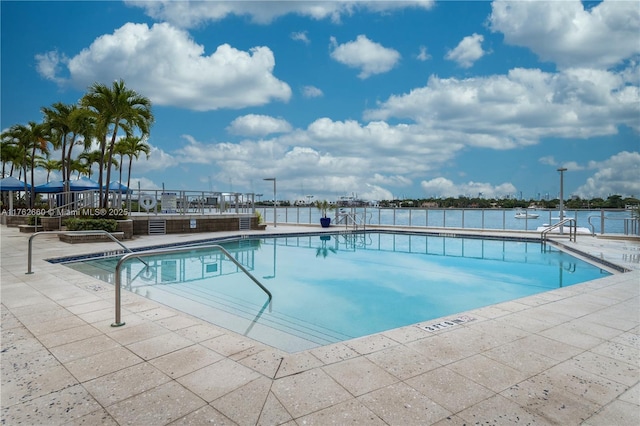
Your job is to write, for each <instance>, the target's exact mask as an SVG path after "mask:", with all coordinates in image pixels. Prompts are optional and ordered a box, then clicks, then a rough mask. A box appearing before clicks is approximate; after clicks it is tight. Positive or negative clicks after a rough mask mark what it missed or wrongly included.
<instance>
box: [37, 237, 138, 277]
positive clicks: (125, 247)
mask: <svg viewBox="0 0 640 426" xmlns="http://www.w3.org/2000/svg"><path fill="white" fill-rule="evenodd" d="M42 234H71V235H106V236H107V237H109V238H111V239H112V240H113V241H114V242H115V243H117V244H118V245H119V246H120V247H122V248H123V249H125V250H126V251H127V252H129V253H133V251H131V249H130V248H129V247H127V246H125V245H124V244H122V242H120V241H119V240H118V239H117V238H116V237H114V236H113V235H111V234H110V233H109V232H107V231H105V230H103V229H96V230H93V231H40V232H36V233H34V234H33V235H31V236H30V237H29V250H28V252H27V272H26V273H27V274H33V272H32V271H31V257H32V256H31V254H32V252H33V239H34V238H35V237H36V236H38V235H42ZM140 261H141V262H142V263H144V264H145V265H147V267H148V266H149V264H147V262H145V261H144V260H142V259H140Z"/></svg>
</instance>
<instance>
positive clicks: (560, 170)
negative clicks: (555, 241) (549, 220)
mask: <svg viewBox="0 0 640 426" xmlns="http://www.w3.org/2000/svg"><path fill="white" fill-rule="evenodd" d="M558 171H559V172H560V223H562V221H563V220H564V172H566V171H567V169H566V167H560V168H559V169H558ZM562 234H564V229H563V227H562V225H560V235H562Z"/></svg>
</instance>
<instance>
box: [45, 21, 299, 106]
mask: <svg viewBox="0 0 640 426" xmlns="http://www.w3.org/2000/svg"><path fill="white" fill-rule="evenodd" d="M55 59H56V55H54V54H52V53H51V52H49V53H47V54H43V55H41V56H40V58H39V60H38V69H39V70H41V73H42V75H44V76H45V77H47V78H50V79H54V78H57V74H54V73H53V71H52V70H53V69H54V68H55V67H53V66H52V65H51V63H52V62H53V60H55ZM66 65H67V67H68V71H69V82H70V83H71V84H72V85H74V86H76V87H79V88H82V89H84V88H86V87H87V86H89V85H90V84H92V83H93V82H95V81H100V82H110V81H113V80H114V79H118V78H122V79H124V80H126V82H127V86H129V87H131V88H133V89H135V90H136V91H138V92H139V93H143V94H144V95H145V96H147V97H149V98H150V99H151V101H152V102H153V103H154V104H157V105H171V106H177V107H182V108H187V109H192V110H196V111H208V110H216V109H220V108H244V107H247V106H257V105H264V104H267V103H269V102H272V101H285V102H286V101H288V100H289V98H290V97H291V88H290V87H289V86H288V85H287V84H286V83H284V82H283V81H280V80H278V79H277V78H276V77H275V76H274V75H273V70H274V67H275V58H274V55H273V52H272V51H271V50H270V49H269V48H268V47H254V48H252V49H250V50H249V51H248V52H245V51H241V50H238V49H235V48H233V47H232V46H230V45H228V44H223V45H220V46H218V48H217V49H216V51H215V52H213V53H212V54H211V55H208V56H207V55H205V54H204V47H203V46H201V45H198V44H196V43H195V42H194V41H193V39H192V38H191V37H190V36H189V35H188V34H187V33H186V32H184V31H183V30H179V29H177V28H175V27H173V26H171V25H169V24H166V23H163V24H155V25H153V26H152V27H151V28H149V27H148V26H147V25H146V24H132V23H128V24H125V25H123V26H122V27H120V28H119V29H116V30H115V31H114V32H113V34H106V35H103V36H101V37H98V38H97V39H96V40H95V41H94V42H93V43H92V44H91V45H90V46H89V47H88V48H85V49H83V50H82V51H81V52H80V53H79V54H77V55H76V56H74V57H72V58H70V59H69V60H68V62H67V63H66Z"/></svg>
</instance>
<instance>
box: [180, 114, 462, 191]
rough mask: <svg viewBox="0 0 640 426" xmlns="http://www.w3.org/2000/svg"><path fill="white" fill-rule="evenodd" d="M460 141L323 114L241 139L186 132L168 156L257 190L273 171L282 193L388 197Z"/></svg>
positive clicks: (431, 167) (456, 148) (445, 157)
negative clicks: (302, 125) (302, 124)
mask: <svg viewBox="0 0 640 426" xmlns="http://www.w3.org/2000/svg"><path fill="white" fill-rule="evenodd" d="M463 138H464V135H462V134H454V133H452V132H424V131H423V129H422V128H420V127H419V126H412V125H406V124H403V125H396V126H392V125H389V124H387V123H384V122H370V123H366V124H361V123H359V122H357V121H354V120H347V121H333V120H331V119H329V118H321V119H318V120H316V121H314V122H312V123H311V124H309V126H308V127H307V128H306V129H295V130H293V131H291V132H289V133H285V134H281V135H276V136H274V137H272V138H270V139H260V140H244V141H242V142H240V143H228V142H218V143H205V142H201V141H198V140H196V139H195V138H193V137H192V136H189V135H185V136H184V139H185V140H186V144H182V146H181V147H180V148H179V149H177V150H175V151H174V152H172V153H171V156H172V158H173V159H174V161H175V162H176V164H177V165H180V166H188V165H189V164H203V165H207V169H208V170H216V176H215V179H216V180H218V181H221V182H228V181H229V180H230V179H232V180H233V182H234V185H238V186H243V185H244V186H245V187H252V184H251V182H252V181H260V180H262V178H263V177H264V176H270V175H272V174H273V175H277V176H278V188H279V189H281V190H282V193H283V194H284V193H287V192H288V193H290V194H295V193H298V192H300V188H301V187H304V188H315V190H316V191H317V195H318V196H319V195H320V193H323V194H324V195H323V196H324V197H327V198H330V199H333V198H335V197H336V196H340V195H344V194H345V193H351V192H357V193H358V194H361V195H362V194H369V195H370V196H371V197H367V198H369V199H383V198H385V199H387V198H391V195H392V192H393V191H394V188H395V189H398V188H406V187H409V186H410V185H411V184H412V182H413V180H417V179H419V177H420V176H424V174H425V173H427V172H432V171H433V170H434V169H437V168H438V167H440V166H441V165H442V164H444V163H445V162H447V161H450V160H451V159H452V158H453V156H454V155H455V154H456V153H457V152H458V151H459V150H460V149H462V147H463V146H464V144H463V143H462V142H461V140H462V139H463ZM418 158H424V159H428V161H426V160H425V161H416V159H418ZM319 183H320V184H319ZM374 194H377V195H375V196H374ZM302 195H304V194H302ZM383 195H384V196H383Z"/></svg>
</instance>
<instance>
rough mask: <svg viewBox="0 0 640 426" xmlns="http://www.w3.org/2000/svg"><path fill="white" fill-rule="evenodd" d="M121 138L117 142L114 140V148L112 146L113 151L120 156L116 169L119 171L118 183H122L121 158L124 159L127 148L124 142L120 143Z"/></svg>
mask: <svg viewBox="0 0 640 426" xmlns="http://www.w3.org/2000/svg"><path fill="white" fill-rule="evenodd" d="M123 140H124V139H120V140H119V141H118V142H116V146H115V148H113V153H114V154H116V155H119V156H120V164H119V167H118V170H119V171H120V176H119V177H118V182H120V185H122V166H123V165H124V161H123V160H124V156H125V155H127V150H126V148H125V146H124V144H123V143H122V141H123Z"/></svg>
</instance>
